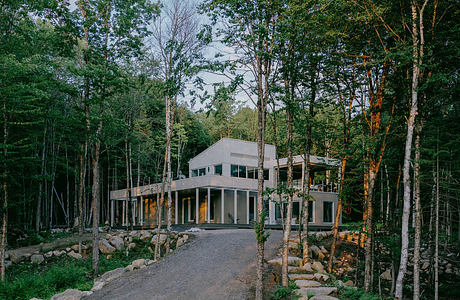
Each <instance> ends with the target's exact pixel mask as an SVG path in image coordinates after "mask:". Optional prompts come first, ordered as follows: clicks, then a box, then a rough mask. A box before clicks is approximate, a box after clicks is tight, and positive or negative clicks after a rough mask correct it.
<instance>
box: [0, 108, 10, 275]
mask: <svg viewBox="0 0 460 300" xmlns="http://www.w3.org/2000/svg"><path fill="white" fill-rule="evenodd" d="M8 133H9V132H8V119H7V115H6V100H5V101H4V102H3V159H4V161H3V174H2V175H3V184H2V187H3V203H2V238H1V242H0V251H1V253H0V280H1V281H5V267H6V266H5V251H6V242H7V241H6V237H7V230H8V226H7V225H8V182H7V180H8V166H7V159H8V149H7V145H8Z"/></svg>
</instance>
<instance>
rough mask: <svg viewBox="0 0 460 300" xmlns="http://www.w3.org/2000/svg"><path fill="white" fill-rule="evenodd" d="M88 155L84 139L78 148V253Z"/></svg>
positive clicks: (81, 229)
mask: <svg viewBox="0 0 460 300" xmlns="http://www.w3.org/2000/svg"><path fill="white" fill-rule="evenodd" d="M87 155H88V141H87V140H86V139H85V142H84V143H82V144H81V146H80V176H79V177H80V178H79V181H80V182H79V188H78V189H79V190H78V237H79V239H78V253H80V254H81V253H82V251H81V243H82V239H83V228H84V226H85V224H84V222H85V221H84V219H83V218H84V215H83V201H84V195H85V182H86V179H85V176H86V156H87Z"/></svg>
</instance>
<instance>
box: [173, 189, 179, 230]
mask: <svg viewBox="0 0 460 300" xmlns="http://www.w3.org/2000/svg"><path fill="white" fill-rule="evenodd" d="M174 221H176V222H175V223H176V225H177V224H179V192H178V191H175V192H174Z"/></svg>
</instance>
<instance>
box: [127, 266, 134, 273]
mask: <svg viewBox="0 0 460 300" xmlns="http://www.w3.org/2000/svg"><path fill="white" fill-rule="evenodd" d="M125 270H126V272H131V271H134V267H133V265H128V266H127V267H126V268H125Z"/></svg>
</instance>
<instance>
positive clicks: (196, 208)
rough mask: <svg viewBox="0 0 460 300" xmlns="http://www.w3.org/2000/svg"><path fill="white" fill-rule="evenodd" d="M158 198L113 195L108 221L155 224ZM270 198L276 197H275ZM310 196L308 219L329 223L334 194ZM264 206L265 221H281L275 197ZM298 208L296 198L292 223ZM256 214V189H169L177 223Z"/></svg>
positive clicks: (243, 219)
mask: <svg viewBox="0 0 460 300" xmlns="http://www.w3.org/2000/svg"><path fill="white" fill-rule="evenodd" d="M327 194H329V195H327ZM158 198H159V195H158V194H153V195H143V196H139V197H133V198H132V199H131V201H129V202H127V201H126V199H112V201H111V225H112V226H126V225H128V220H130V221H131V220H132V219H134V225H141V226H155V225H156V224H157V223H158V221H157V218H158V207H159V205H158V202H159V200H158ZM165 199H166V197H165ZM273 199H274V200H277V199H275V197H274V198H273ZM312 199H313V200H312V201H310V202H309V209H308V211H309V223H310V224H312V225H323V226H328V225H332V224H333V222H334V218H335V210H336V204H337V194H333V193H320V192H313V193H312ZM161 207H162V213H161V216H162V222H163V224H164V222H165V221H166V218H167V208H166V207H167V206H166V205H162V206H161ZM285 209H286V208H285V207H284V210H285ZM264 210H265V211H266V212H268V215H267V220H266V223H267V224H271V225H275V224H281V223H282V216H281V211H282V209H281V207H280V205H279V204H278V203H276V201H269V200H265V201H264ZM301 211H302V205H301V199H299V198H295V199H294V202H293V211H292V214H293V215H292V224H293V225H296V224H298V223H299V220H300V216H301ZM256 216H257V191H252V190H238V189H226V188H215V187H204V188H194V189H186V190H178V191H173V192H172V193H171V220H172V223H173V224H176V225H179V224H251V223H252V222H253V221H254V220H255V218H256ZM129 223H131V222H129Z"/></svg>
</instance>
